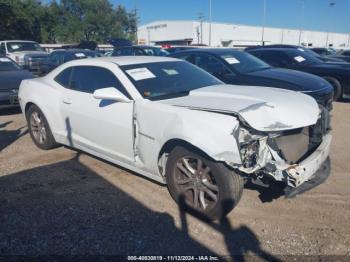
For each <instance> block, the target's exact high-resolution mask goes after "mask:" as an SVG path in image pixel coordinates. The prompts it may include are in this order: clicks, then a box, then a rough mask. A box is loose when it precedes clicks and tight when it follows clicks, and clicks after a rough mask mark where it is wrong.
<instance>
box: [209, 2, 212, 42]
mask: <svg viewBox="0 0 350 262" xmlns="http://www.w3.org/2000/svg"><path fill="white" fill-rule="evenodd" d="M211 22H212V19H211V0H209V46H211Z"/></svg>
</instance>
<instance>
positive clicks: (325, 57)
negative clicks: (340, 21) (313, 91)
mask: <svg viewBox="0 0 350 262" xmlns="http://www.w3.org/2000/svg"><path fill="white" fill-rule="evenodd" d="M260 48H295V49H299V50H300V51H304V52H306V53H308V54H309V55H312V56H314V57H316V58H318V59H320V60H322V61H323V62H330V63H345V61H344V60H342V59H339V58H336V57H333V56H329V55H320V54H318V53H317V52H315V51H314V50H313V49H309V48H305V47H302V46H298V45H282V44H275V45H265V46H251V47H247V48H246V49H245V50H246V51H249V50H253V49H260Z"/></svg>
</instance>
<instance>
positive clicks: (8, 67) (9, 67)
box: [0, 57, 20, 71]
mask: <svg viewBox="0 0 350 262" xmlns="http://www.w3.org/2000/svg"><path fill="white" fill-rule="evenodd" d="M14 70H20V67H19V66H18V65H17V64H16V63H15V62H13V61H12V60H11V59H9V58H7V57H0V71H14Z"/></svg>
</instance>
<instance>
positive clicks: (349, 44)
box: [348, 34, 350, 47]
mask: <svg viewBox="0 0 350 262" xmlns="http://www.w3.org/2000/svg"><path fill="white" fill-rule="evenodd" d="M348 47H350V34H349V39H348Z"/></svg>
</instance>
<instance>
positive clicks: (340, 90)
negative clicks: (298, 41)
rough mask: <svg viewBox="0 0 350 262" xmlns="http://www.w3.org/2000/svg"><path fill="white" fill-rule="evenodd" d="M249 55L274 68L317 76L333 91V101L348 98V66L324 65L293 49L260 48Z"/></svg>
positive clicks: (349, 82)
mask: <svg viewBox="0 0 350 262" xmlns="http://www.w3.org/2000/svg"><path fill="white" fill-rule="evenodd" d="M248 52H249V53H251V54H253V55H255V56H256V57H258V58H260V59H261V60H264V61H265V62H266V63H268V64H270V65H271V66H274V67H282V68H288V69H294V70H299V71H303V72H307V73H311V74H314V75H318V76H320V77H322V78H324V79H325V80H327V81H328V82H329V83H330V84H331V85H332V86H333V89H334V100H338V99H340V98H349V97H350V64H348V63H343V64H336V63H325V62H323V61H321V60H320V59H318V58H316V57H314V56H312V55H309V54H308V53H307V52H303V51H301V50H299V49H295V48H260V49H252V50H248Z"/></svg>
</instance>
